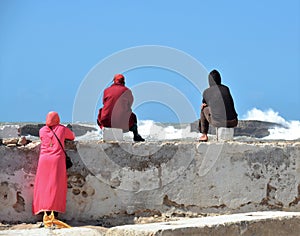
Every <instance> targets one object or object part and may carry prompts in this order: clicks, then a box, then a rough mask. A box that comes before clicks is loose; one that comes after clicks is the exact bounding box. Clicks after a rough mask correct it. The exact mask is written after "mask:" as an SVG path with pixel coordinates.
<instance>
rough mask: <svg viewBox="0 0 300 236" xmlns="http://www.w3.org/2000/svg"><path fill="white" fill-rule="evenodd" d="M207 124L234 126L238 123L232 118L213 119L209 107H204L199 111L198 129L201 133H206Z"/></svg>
mask: <svg viewBox="0 0 300 236" xmlns="http://www.w3.org/2000/svg"><path fill="white" fill-rule="evenodd" d="M209 124H211V125H212V126H214V127H227V128H232V127H236V126H237V124H238V120H237V119H233V120H226V121H223V122H220V121H215V120H213V119H212V117H211V112H210V107H204V108H203V109H202V110H201V113H200V120H199V131H200V133H202V134H208V129H209Z"/></svg>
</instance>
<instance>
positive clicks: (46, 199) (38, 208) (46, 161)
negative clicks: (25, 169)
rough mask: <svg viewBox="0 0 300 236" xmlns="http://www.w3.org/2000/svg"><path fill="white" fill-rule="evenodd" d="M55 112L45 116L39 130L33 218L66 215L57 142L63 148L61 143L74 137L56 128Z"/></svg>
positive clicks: (64, 180)
mask: <svg viewBox="0 0 300 236" xmlns="http://www.w3.org/2000/svg"><path fill="white" fill-rule="evenodd" d="M59 123H60V119H59V116H58V114H57V113H56V112H49V113H48V115H47V118H46V126H44V127H42V128H41V129H40V139H41V147H40V156H39V162H38V167H37V172H36V178H35V184H34V197H33V203H32V212H33V214H38V213H40V212H43V211H57V212H65V211H66V198H67V171H66V159H65V153H64V151H63V149H62V148H61V146H60V144H59V142H58V140H57V138H56V137H55V135H54V134H53V132H52V131H51V129H50V128H49V127H52V129H53V131H54V132H55V134H56V135H57V137H58V138H59V139H60V142H61V144H62V145H63V146H64V141H65V139H69V140H74V138H75V135H74V133H73V132H72V131H71V130H70V129H69V128H67V127H65V126H63V125H60V124H59Z"/></svg>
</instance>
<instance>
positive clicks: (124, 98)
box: [97, 74, 145, 142]
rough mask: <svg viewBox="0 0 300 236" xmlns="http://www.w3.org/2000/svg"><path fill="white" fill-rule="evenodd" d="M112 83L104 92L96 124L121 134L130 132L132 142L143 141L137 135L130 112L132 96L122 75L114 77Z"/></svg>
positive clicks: (135, 118) (135, 119)
mask: <svg viewBox="0 0 300 236" xmlns="http://www.w3.org/2000/svg"><path fill="white" fill-rule="evenodd" d="M113 81H114V83H113V84H112V85H111V86H110V87H108V88H106V89H105V90H104V94H103V107H102V108H100V109H99V113H98V118H97V124H98V125H99V126H100V128H101V129H102V128H103V127H109V128H119V129H122V130H123V132H128V131H132V132H133V140H134V141H137V142H139V141H145V140H144V139H143V138H142V137H141V135H139V134H138V127H137V117H136V115H135V114H134V113H133V112H132V110H131V106H132V104H133V95H132V92H131V90H130V89H129V88H127V87H126V86H125V77H124V76H123V75H122V74H116V75H115V76H114V80H113Z"/></svg>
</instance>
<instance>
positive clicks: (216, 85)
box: [199, 70, 238, 142]
mask: <svg viewBox="0 0 300 236" xmlns="http://www.w3.org/2000/svg"><path fill="white" fill-rule="evenodd" d="M208 82H209V86H210V87H209V88H207V89H206V90H204V92H203V100H202V105H201V114H200V120H199V131H200V132H201V133H202V136H201V137H200V139H199V141H201V142H206V141H207V140H208V137H207V133H208V128H209V124H211V125H212V126H214V127H227V128H232V127H236V126H237V124H238V118H237V117H238V115H237V113H236V111H235V108H234V102H233V99H232V96H231V93H230V90H229V88H228V87H227V86H225V85H223V84H221V75H220V73H219V72H218V71H217V70H213V71H211V72H210V73H209V75H208Z"/></svg>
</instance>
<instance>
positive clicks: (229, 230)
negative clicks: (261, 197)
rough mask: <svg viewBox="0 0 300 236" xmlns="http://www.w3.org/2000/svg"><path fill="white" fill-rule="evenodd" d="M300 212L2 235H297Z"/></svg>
mask: <svg viewBox="0 0 300 236" xmlns="http://www.w3.org/2000/svg"><path fill="white" fill-rule="evenodd" d="M299 232H300V213H299V212H252V213H242V214H233V215H222V216H213V217H203V218H190V219H181V220H178V221H170V222H163V223H153V224H141V225H125V226H118V227H113V228H110V229H103V228H101V227H89V228H86V227H85V228H83V227H74V228H70V229H31V230H5V231H0V235H22V236H25V235H26V236H27V235H28V236H29V235H30V236H32V235H60V236H64V235H66V236H71V235H76V236H78V235H85V236H177V235H178V236H184V235H186V236H191V235H197V236H198V235H209V236H210V235H215V236H219V235H220V236H238V235H243V236H247V235H249V236H250V235H251V236H253V235H264V236H268V235H270V236H271V235H272V236H277V235H278V236H283V235H288V236H298V235H299Z"/></svg>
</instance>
